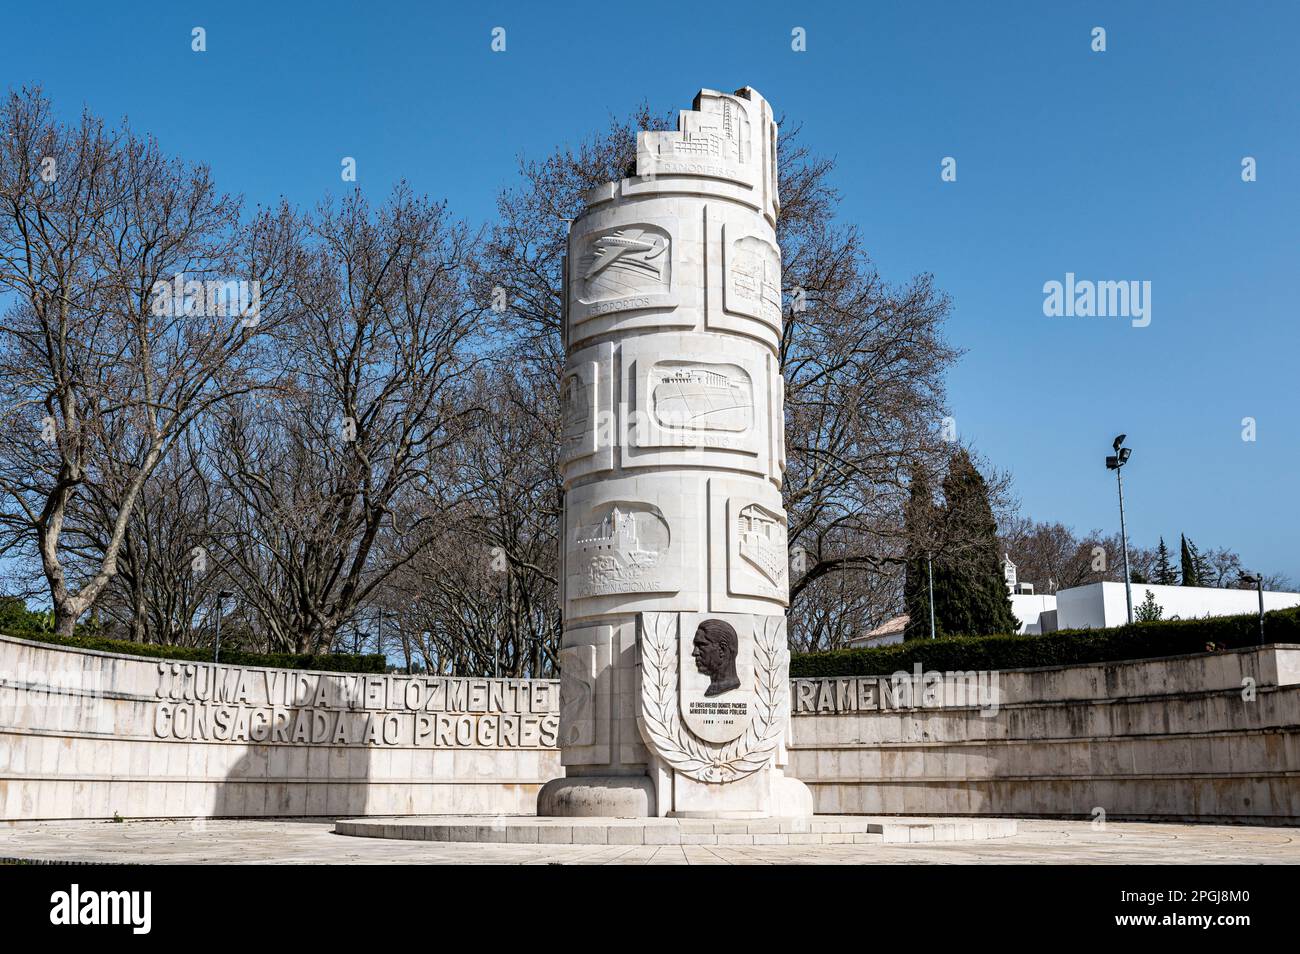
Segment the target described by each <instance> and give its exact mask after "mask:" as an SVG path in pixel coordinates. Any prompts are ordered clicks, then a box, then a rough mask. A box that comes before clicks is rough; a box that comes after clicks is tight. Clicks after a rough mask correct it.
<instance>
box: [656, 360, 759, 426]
mask: <svg viewBox="0 0 1300 954" xmlns="http://www.w3.org/2000/svg"><path fill="white" fill-rule="evenodd" d="M659 373H660V375H662V376H661V377H659V379H658V381H657V382H656V383H655V385H654V409H655V417H657V418H658V420H659V423H660V424H661V425H663V426H665V427H689V428H698V429H701V430H710V431H743V430H745V429H746V428H748V427H749V419H750V413H751V410H752V406H753V402H752V401H751V399H750V396H749V389H748V388H747V387H746V386H745V383H743V382H742V381H740V380H737V379H736V378H734V377H732V376H730V375H727V374H724V373H722V372H720V371H713V370H710V369H709V368H699V367H696V368H677V369H673V370H671V371H662V372H659Z"/></svg>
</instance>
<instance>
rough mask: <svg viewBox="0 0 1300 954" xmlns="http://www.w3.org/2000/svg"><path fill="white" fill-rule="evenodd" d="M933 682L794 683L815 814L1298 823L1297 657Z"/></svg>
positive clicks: (1155, 663) (795, 767)
mask: <svg viewBox="0 0 1300 954" xmlns="http://www.w3.org/2000/svg"><path fill="white" fill-rule="evenodd" d="M941 675H942V678H935V676H936V674H929V678H927V674H920V678H919V679H918V678H917V674H916V673H913V674H911V677H910V678H907V679H897V680H895V679H889V678H879V679H878V678H874V677H873V678H870V679H806V680H805V679H797V680H795V681H794V682H793V683H792V694H793V699H794V709H795V716H794V744H793V745H792V746H791V753H790V754H791V769H792V772H793V774H794V775H795V776H796V777H797V778H800V779H802V780H803V781H804V782H805V783H807V784H808V786H809V787H810V788H811V789H812V791H813V795H814V799H815V802H816V807H817V811H818V812H819V813H848V814H857V813H863V814H877V813H907V814H913V813H916V814H942V815H967V814H970V815H1018V816H1026V815H1028V816H1034V815H1040V816H1056V817H1060V816H1075V817H1085V818H1095V819H1102V818H1112V819H1119V818H1128V819H1168V820H1174V819H1179V820H1198V821H1213V820H1224V821H1246V822H1255V823H1260V824H1296V823H1300V646H1283V645H1279V646H1270V647H1267V648H1265V649H1244V650H1237V651H1234V652H1226V653H1216V654H1205V655H1195V656H1181V657H1172V658H1168V659H1155V660H1138V661H1133V662H1123V663H1104V664H1097V665H1092V666H1071V667H1053V668H1045V669H1029V670H1020V671H1012V672H1002V673H967V674H953V673H948V674H941ZM990 677H993V678H990ZM914 690H915V691H914ZM913 702H916V703H918V705H915V706H913V705H912V703H913ZM1102 813H1104V815H1103V814H1102Z"/></svg>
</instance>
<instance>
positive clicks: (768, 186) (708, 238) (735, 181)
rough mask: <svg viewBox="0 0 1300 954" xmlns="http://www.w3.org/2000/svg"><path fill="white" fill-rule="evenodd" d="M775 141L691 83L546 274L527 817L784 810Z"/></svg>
mask: <svg viewBox="0 0 1300 954" xmlns="http://www.w3.org/2000/svg"><path fill="white" fill-rule="evenodd" d="M776 140H777V127H776V124H775V123H774V122H773V121H772V110H771V107H770V106H769V105H768V104H767V102H766V101H765V100H764V99H763V98H762V97H761V96H759V95H758V93H756V92H755V91H754V90H752V89H748V88H746V89H742V90H739V91H738V92H737V93H736V94H735V95H725V94H722V93H717V92H714V91H712V90H703V91H701V92H700V94H699V95H698V96H697V97H696V99H695V105H694V109H692V110H684V111H683V112H682V113H681V116H680V119H679V121H678V129H677V131H676V132H642V133H639V134H638V137H637V163H636V170H635V171H636V174H635V176H633V177H631V178H627V179H623V180H622V181H621V182H613V183H608V184H606V185H603V186H600V187H598V188H596V189H594V190H592V192H591V193H589V195H588V197H587V211H586V212H584V214H583V215H582V216H581V217H580V218H579V219H578V220H577V221H575V222H574V223H573V228H572V231H571V233H570V236H569V249H568V262H567V267H566V282H567V290H566V305H567V311H566V315H565V322H564V325H565V337H566V341H565V344H566V349H567V355H568V363H567V367H566V371H565V378H564V382H563V391H562V394H563V407H564V432H563V438H562V441H563V447H562V450H561V466H562V467H563V474H564V486H565V501H564V518H563V527H562V541H563V543H562V553H561V557H562V558H561V599H562V601H563V613H564V637H563V645H562V649H561V657H560V658H561V669H562V679H561V689H560V699H561V703H560V705H561V715H560V746H561V755H562V761H563V764H564V766H565V772H566V777H565V778H562V779H557V780H555V781H554V782H551V783H550V784H548V785H547V786H546V788H545V789H544V790H543V792H542V794H541V796H540V797H539V800H538V813H539V814H542V815H620V816H638V815H640V816H645V815H656V814H657V815H667V814H677V815H730V816H739V817H745V816H759V815H803V814H810V813H811V810H812V809H811V804H812V802H811V797H810V796H809V793H808V790H807V788H806V787H805V786H804V785H803V784H802V783H800V782H796V781H793V780H790V779H786V778H785V777H784V775H783V773H782V770H781V769H782V766H783V765H784V764H785V741H786V732H787V727H788V723H789V689H788V666H789V653H788V650H787V648H786V633H785V609H786V607H787V605H788V602H789V579H788V562H787V549H786V515H785V511H784V510H783V509H782V506H781V478H782V473H783V471H784V469H785V444H784V434H783V426H782V421H783V412H782V395H783V382H782V379H781V372H780V365H779V361H778V357H779V348H780V341H781V256H780V251H779V249H778V248H777V245H776V233H775V224H776V214H777V209H778V207H779V205H778V197H777V172H776Z"/></svg>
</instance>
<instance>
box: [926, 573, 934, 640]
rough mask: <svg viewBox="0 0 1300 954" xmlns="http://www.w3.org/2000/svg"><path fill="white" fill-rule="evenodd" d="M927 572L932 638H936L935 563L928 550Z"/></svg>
mask: <svg viewBox="0 0 1300 954" xmlns="http://www.w3.org/2000/svg"><path fill="white" fill-rule="evenodd" d="M925 574H926V576H927V577H928V586H929V589H930V638H931V639H934V565H933V563H932V562H931V556H930V553H929V551H926V554H925Z"/></svg>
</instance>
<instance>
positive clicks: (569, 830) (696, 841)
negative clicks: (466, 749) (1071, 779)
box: [334, 815, 1016, 845]
mask: <svg viewBox="0 0 1300 954" xmlns="http://www.w3.org/2000/svg"><path fill="white" fill-rule="evenodd" d="M334 831H335V833H336V834H339V835H355V836H360V837H363V838H402V839H407V840H411V841H447V842H480V843H498V844H507V843H508V844H528V845H535V844H541V845H846V844H887V843H899V842H925V841H982V840H985V839H989V838H1006V837H1009V836H1011V835H1014V834H1015V833H1016V821H1015V819H1014V818H979V819H976V818H902V817H867V816H862V815H817V816H814V817H812V818H765V819H752V820H724V819H707V818H538V817H533V816H519V815H498V816H485V815H465V816H449V815H439V816H432V815H431V816H423V817H410V816H407V817H394V818H341V819H339V820H338V821H336V822H335V823H334Z"/></svg>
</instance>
